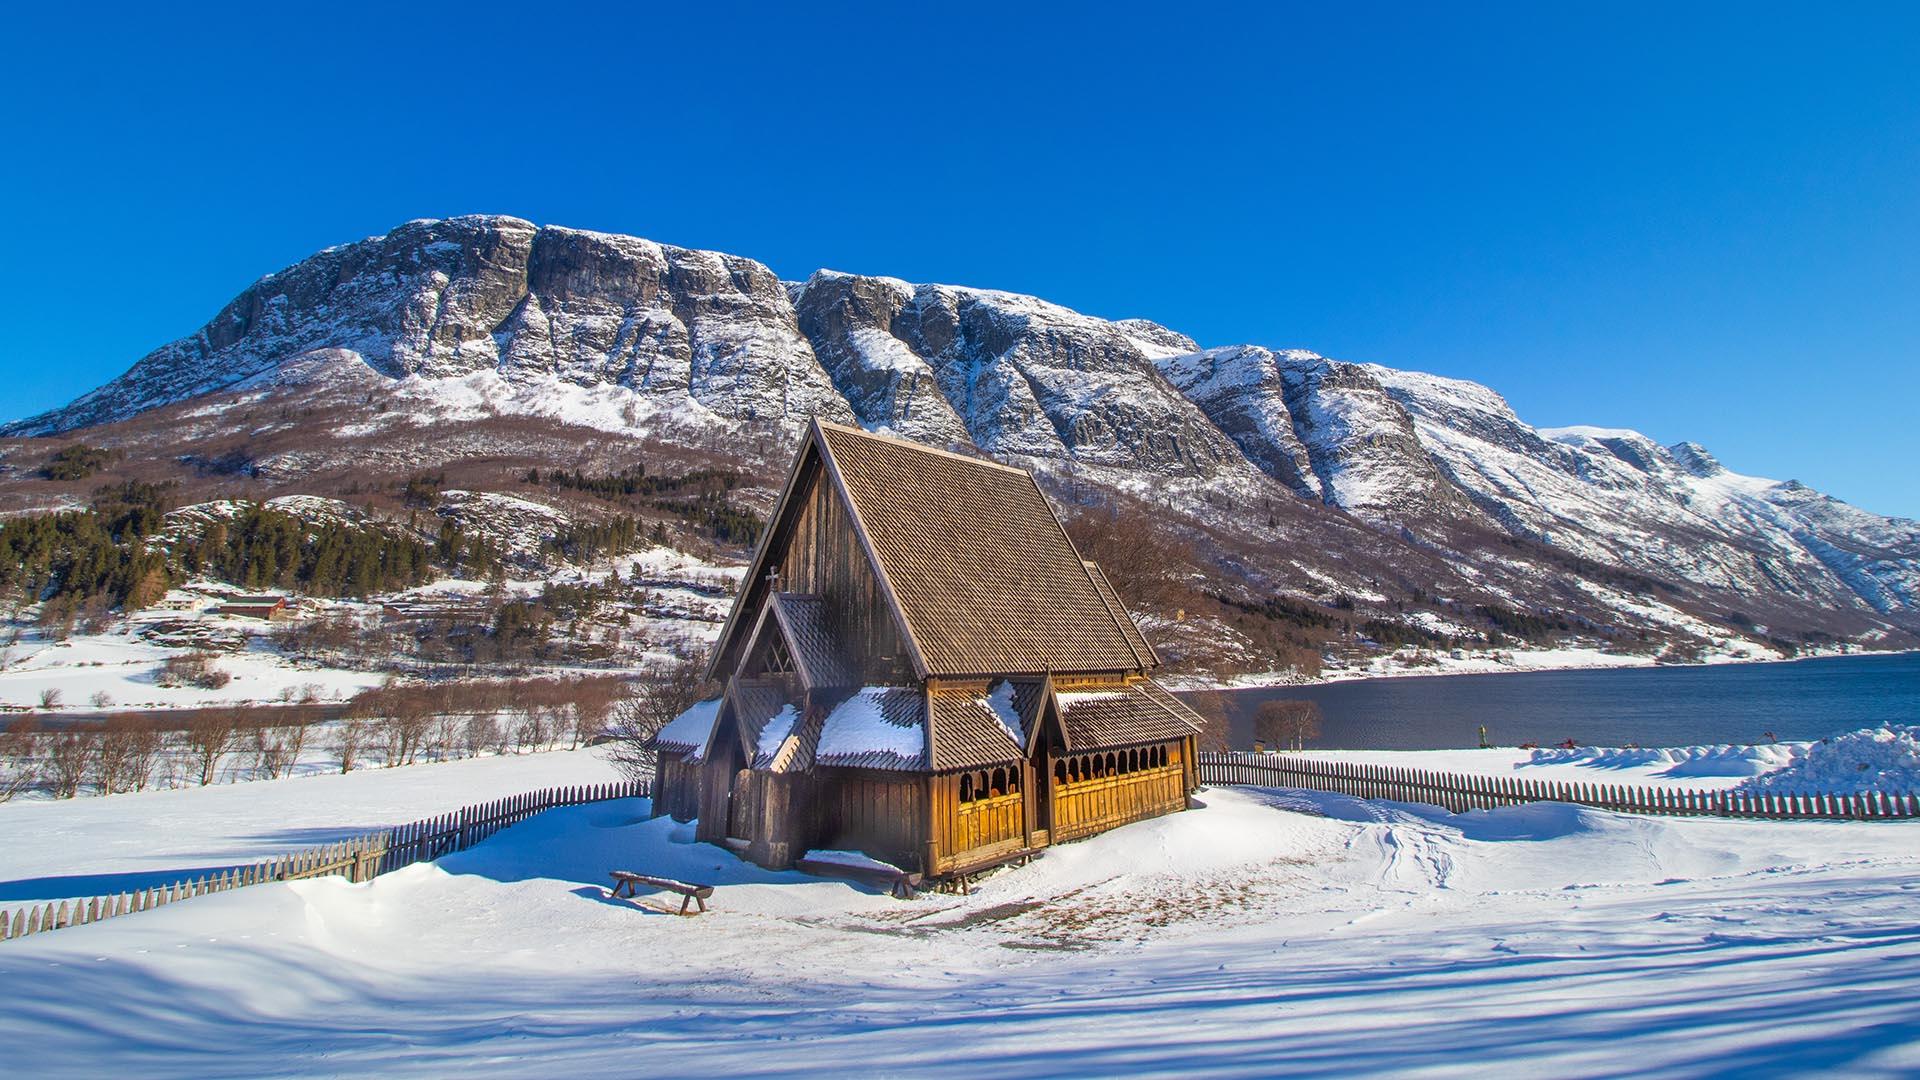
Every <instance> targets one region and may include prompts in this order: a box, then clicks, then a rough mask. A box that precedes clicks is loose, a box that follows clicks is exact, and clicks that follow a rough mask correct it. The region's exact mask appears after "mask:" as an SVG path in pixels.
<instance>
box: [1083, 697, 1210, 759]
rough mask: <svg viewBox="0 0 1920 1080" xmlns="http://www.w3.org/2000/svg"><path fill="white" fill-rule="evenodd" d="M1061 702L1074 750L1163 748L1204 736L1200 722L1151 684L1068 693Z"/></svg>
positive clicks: (1194, 715) (1176, 700)
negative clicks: (1153, 744) (1163, 744)
mask: <svg viewBox="0 0 1920 1080" xmlns="http://www.w3.org/2000/svg"><path fill="white" fill-rule="evenodd" d="M1055 700H1056V701H1057V702H1058V703H1059V706H1060V722H1061V725H1062V726H1063V727H1064V728H1065V729H1066V735H1067V746H1068V748H1069V749H1072V750H1089V749H1094V748H1098V747H1111V746H1132V745H1135V744H1138V743H1149V742H1161V741H1164V740H1167V739H1178V738H1184V737H1185V736H1188V735H1192V734H1194V733H1195V732H1197V731H1199V730H1200V717H1199V716H1198V715H1196V714H1195V713H1194V711H1193V710H1192V709H1189V708H1187V707H1186V706H1185V705H1183V704H1181V703H1180V699H1178V698H1176V697H1174V696H1173V695H1172V694H1169V693H1167V692H1166V691H1165V690H1162V689H1161V688H1160V686H1159V685H1158V684H1156V683H1154V682H1153V681H1151V680H1139V681H1134V682H1129V683H1127V684H1126V685H1125V686H1124V687H1116V688H1113V689H1100V690H1094V691H1078V692H1073V691H1064V690H1063V691H1061V692H1060V693H1058V694H1056V695H1055Z"/></svg>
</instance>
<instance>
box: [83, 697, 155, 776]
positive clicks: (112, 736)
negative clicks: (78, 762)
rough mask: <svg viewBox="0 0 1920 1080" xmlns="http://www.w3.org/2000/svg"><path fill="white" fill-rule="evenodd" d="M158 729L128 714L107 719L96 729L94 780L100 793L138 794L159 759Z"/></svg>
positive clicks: (144, 720) (138, 717)
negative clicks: (96, 751) (134, 792)
mask: <svg viewBox="0 0 1920 1080" xmlns="http://www.w3.org/2000/svg"><path fill="white" fill-rule="evenodd" d="M160 745H161V739H160V732H159V729H157V728H156V727H154V725H153V724H152V723H151V722H149V721H147V720H146V719H144V718H142V717H140V716H136V715H133V714H131V713H121V714H119V715H117V716H109V717H107V719H106V722H105V723H104V724H102V725H101V726H100V741H99V752H98V753H97V754H96V755H95V757H94V777H95V781H96V783H97V784H98V786H99V788H100V792H101V793H102V794H105V795H111V794H113V793H115V792H119V791H139V790H141V789H142V788H144V787H146V786H147V782H148V781H149V779H151V777H152V774H153V767H154V763H155V761H156V760H157V759H158V758H159V756H160Z"/></svg>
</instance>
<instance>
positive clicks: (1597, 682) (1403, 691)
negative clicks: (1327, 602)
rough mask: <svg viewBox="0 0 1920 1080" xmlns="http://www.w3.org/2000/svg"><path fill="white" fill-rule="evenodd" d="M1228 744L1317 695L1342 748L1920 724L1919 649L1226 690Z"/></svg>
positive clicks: (1739, 738) (1655, 738) (1661, 740)
mask: <svg viewBox="0 0 1920 1080" xmlns="http://www.w3.org/2000/svg"><path fill="white" fill-rule="evenodd" d="M1226 696H1227V699H1228V709H1227V714H1228V718H1229V720H1230V721H1231V723H1232V725H1233V745H1234V746H1235V747H1236V748H1240V749H1247V748H1251V747H1252V746H1253V715H1254V711H1255V710H1256V709H1258V708H1259V706H1260V703H1261V702H1264V701H1268V700H1272V699H1274V698H1304V699H1307V700H1309V701H1314V702H1318V703H1319V705H1320V711H1321V712H1322V713H1323V714H1325V721H1324V722H1323V724H1322V725H1321V733H1320V737H1319V738H1317V739H1313V740H1310V741H1309V742H1308V743H1307V745H1308V746H1309V747H1312V748H1320V749H1340V750H1445V749H1454V748H1459V747H1471V746H1477V745H1478V744H1479V734H1478V731H1477V729H1478V727H1479V726H1480V725H1481V724H1485V725H1486V727H1487V741H1488V742H1490V743H1492V744H1494V745H1496V746H1514V745H1517V744H1519V743H1523V742H1535V743H1539V744H1540V745H1542V746H1550V745H1552V744H1554V743H1558V742H1561V741H1563V740H1565V739H1569V738H1571V739H1573V740H1575V741H1576V742H1578V743H1580V744H1581V745H1583V746H1619V745H1622V744H1625V743H1635V744H1638V745H1640V746H1690V745H1699V744H1714V743H1750V742H1760V741H1764V740H1766V739H1767V733H1768V732H1772V733H1773V736H1774V737H1776V738H1778V739H1781V740H1798V739H1818V738H1823V737H1825V736H1828V735H1834V734H1838V733H1840V732H1845V731H1852V730H1854V729H1856V728H1862V727H1869V726H1877V725H1880V724H1889V723H1904V724H1920V654H1915V653H1901V654H1895V655H1877V656H1875V655H1866V656H1835V657H1822V658H1819V659H1813V660H1797V661H1793V662H1791V663H1777V664H1723V665H1715V666H1712V667H1657V668H1610V669H1603V670H1588V671H1532V672H1514V673H1512V674H1499V675H1433V676H1418V677H1404V678H1388V679H1358V680H1354V681H1352V682H1337V683H1322V684H1316V685H1313V686H1273V687H1260V688H1257V689H1247V690H1232V691H1228V692H1227V695H1226Z"/></svg>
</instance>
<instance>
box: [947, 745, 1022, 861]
mask: <svg viewBox="0 0 1920 1080" xmlns="http://www.w3.org/2000/svg"><path fill="white" fill-rule="evenodd" d="M1026 772H1027V770H1025V769H1024V768H1022V767H1021V766H1020V765H1018V764H1015V765H1011V766H1003V767H1001V768H999V769H988V770H978V771H974V772H968V773H950V774H948V775H945V776H936V777H933V779H932V784H933V805H934V808H935V812H936V817H935V823H936V827H935V829H934V835H933V844H934V850H935V852H936V853H937V856H938V858H939V861H940V863H941V865H942V866H950V865H955V864H962V863H967V862H976V861H979V860H980V859H983V858H989V857H991V856H992V855H993V854H994V853H996V852H1000V851H1014V850H1018V849H1019V848H1022V847H1025V846H1026V842H1027V810H1026V795H1025V793H1024V792H1022V791H1021V790H1020V786H1021V779H1022V778H1023V777H1024V776H1025V775H1026ZM994 775H999V776H1000V777H1002V779H1001V781H1000V785H999V786H1000V788H1001V792H1000V794H998V795H995V794H993V790H994V784H993V781H992V777H993V776H994ZM963 781H964V784H963ZM963 786H964V787H965V788H966V789H967V790H968V794H969V796H970V797H969V798H968V799H967V800H965V801H962V800H961V798H960V792H961V788H962V787H963ZM1009 786H1011V787H1012V789H1013V790H1007V788H1008V787H1009ZM983 793H984V794H983Z"/></svg>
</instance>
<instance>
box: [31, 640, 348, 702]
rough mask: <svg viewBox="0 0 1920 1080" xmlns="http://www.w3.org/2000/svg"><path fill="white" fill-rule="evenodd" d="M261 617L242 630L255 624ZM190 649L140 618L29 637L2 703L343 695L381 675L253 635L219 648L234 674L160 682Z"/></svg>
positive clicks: (219, 662)
mask: <svg viewBox="0 0 1920 1080" xmlns="http://www.w3.org/2000/svg"><path fill="white" fill-rule="evenodd" d="M205 621H206V622H207V623H208V624H209V625H214V624H216V623H238V622H241V621H243V620H239V619H232V618H228V617H224V616H216V617H213V618H209V619H207V620H205ZM264 625H265V624H256V626H254V627H247V628H245V630H253V631H255V632H257V630H258V628H259V627H263V626H264ZM241 632H244V631H241ZM193 651H194V650H193V649H190V648H181V647H174V646H167V645H161V644H157V643H155V642H153V641H150V640H147V639H145V638H143V637H141V636H140V634H139V630H138V625H137V624H136V625H135V626H134V627H131V628H121V629H116V630H113V631H111V632H108V633H105V634H89V635H80V634H76V635H74V636H73V637H70V638H68V639H67V640H65V641H47V640H45V639H43V638H39V637H38V636H35V637H30V638H25V639H23V641H22V642H21V643H19V644H16V645H14V646H13V647H12V648H11V649H9V650H7V652H8V653H9V656H8V662H7V664H6V665H5V667H4V669H3V670H0V706H10V707H13V708H16V709H26V708H33V707H35V706H38V705H39V704H40V703H41V700H42V698H41V695H42V694H44V693H46V692H47V691H49V690H52V691H54V692H55V693H56V694H58V695H59V698H58V704H57V705H56V708H57V709H58V710H59V711H61V712H113V711H115V710H117V709H157V708H189V707H193V706H200V705H231V704H243V703H271V702H275V701H279V700H281V699H282V695H283V694H285V693H287V692H288V691H292V692H294V693H295V694H298V695H305V694H308V693H311V694H313V696H314V697H315V698H316V699H317V700H320V701H343V700H345V699H347V698H350V697H352V696H353V695H354V694H356V693H359V692H360V691H362V690H365V689H367V688H369V687H373V686H378V685H380V683H381V681H382V676H380V675H379V674H377V673H373V672H366V671H342V670H339V669H335V668H324V667H315V666H299V665H296V664H294V663H292V662H290V661H289V660H288V659H287V658H286V657H285V656H283V655H282V654H281V653H280V652H278V651H277V650H275V649H273V648H272V647H271V646H269V645H267V644H266V643H265V642H263V641H261V640H259V639H258V638H253V639H251V640H249V642H248V645H247V647H246V648H245V649H243V650H241V651H238V652H230V653H228V652H223V653H218V654H215V657H214V660H213V666H214V667H215V668H216V669H218V670H220V671H223V672H225V673H226V674H228V675H230V676H232V678H231V680H230V681H229V682H228V683H227V684H226V685H225V686H221V687H218V688H214V689H208V688H203V687H197V686H188V685H184V684H182V685H177V686H162V685H160V674H161V668H162V666H163V665H164V664H165V663H166V661H167V660H169V659H170V658H172V657H176V656H184V655H186V654H187V653H189V652H193ZM96 694H105V695H106V698H105V703H104V705H102V706H97V707H96V706H95V705H94V704H93V701H94V695H96Z"/></svg>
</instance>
